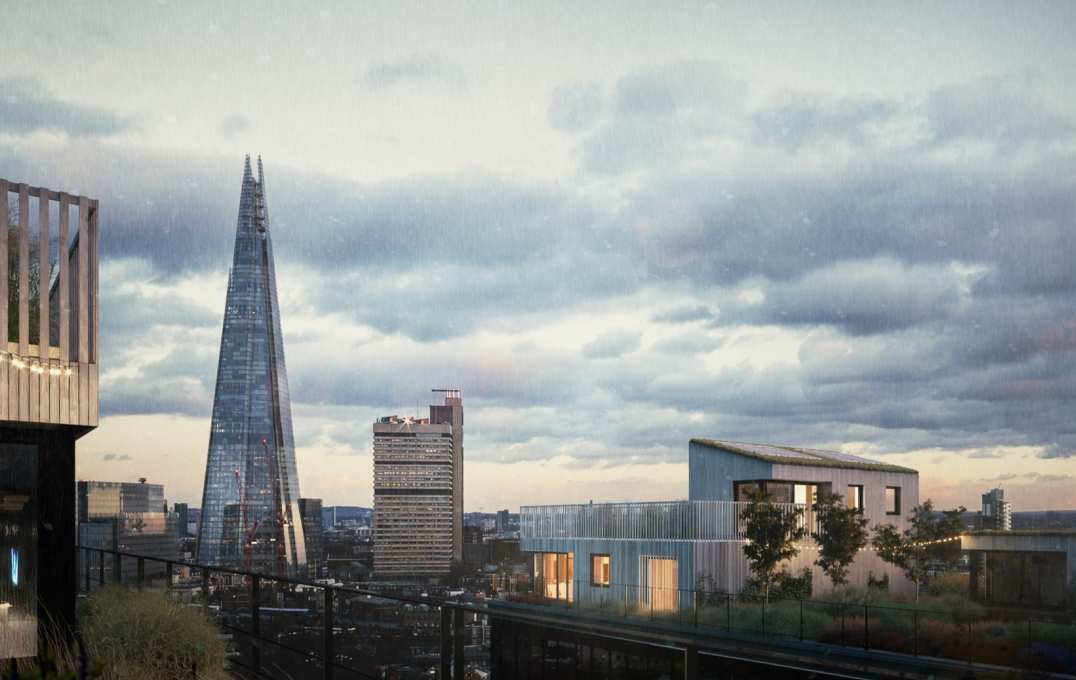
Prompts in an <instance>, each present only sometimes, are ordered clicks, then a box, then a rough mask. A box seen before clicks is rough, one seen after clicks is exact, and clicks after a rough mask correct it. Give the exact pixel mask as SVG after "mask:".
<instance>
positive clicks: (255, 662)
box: [250, 574, 262, 675]
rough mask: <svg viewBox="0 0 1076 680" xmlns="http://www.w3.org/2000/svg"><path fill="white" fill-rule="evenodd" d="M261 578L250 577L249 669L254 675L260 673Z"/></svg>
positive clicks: (255, 575) (253, 575)
mask: <svg viewBox="0 0 1076 680" xmlns="http://www.w3.org/2000/svg"><path fill="white" fill-rule="evenodd" d="M261 584H262V580H261V577H260V576H258V575H257V574H252V575H251V577H250V667H251V669H252V670H253V671H254V675H258V674H260V673H261V671H262V650H261V646H262V613H261Z"/></svg>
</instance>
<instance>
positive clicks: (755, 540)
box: [740, 492, 807, 602]
mask: <svg viewBox="0 0 1076 680" xmlns="http://www.w3.org/2000/svg"><path fill="white" fill-rule="evenodd" d="M749 498H750V502H749V503H748V505H747V507H746V508H744V509H743V512H741V513H740V519H741V520H742V521H743V523H744V525H743V531H744V538H745V539H747V544H746V545H744V547H743V553H744V556H745V557H747V561H748V563H749V566H750V568H751V573H752V574H753V575H754V578H755V582H756V583H757V584H758V587H759V588H760V589H761V591H762V597H763V598H764V599H765V601H766V602H769V600H770V588H771V587H772V586H773V584H774V581H775V579H776V578H777V567H778V565H780V564H781V563H782V562H784V561H786V560H789V559H792V558H793V557H795V556H796V555H798V554H799V548H797V547H796V541H799V540H802V539H803V538H804V537H805V536H806V535H807V530H806V529H805V528H804V527H803V523H802V514H803V513H802V511H801V510H800V509H799V508H796V509H795V510H793V511H789V510H787V509H785V508H781V507H778V506H777V505H775V504H774V503H773V497H772V496H770V495H769V494H767V493H763V492H756V493H753V494H751V495H750V497H749Z"/></svg>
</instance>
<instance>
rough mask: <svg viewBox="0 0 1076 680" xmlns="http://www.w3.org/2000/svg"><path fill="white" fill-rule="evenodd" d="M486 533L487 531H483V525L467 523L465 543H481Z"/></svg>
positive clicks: (464, 528)
mask: <svg viewBox="0 0 1076 680" xmlns="http://www.w3.org/2000/svg"><path fill="white" fill-rule="evenodd" d="M484 535H485V532H483V531H482V527H479V526H475V525H473V524H467V525H465V526H464V527H463V544H464V545H467V544H469V543H481V542H482V538H483V536H484Z"/></svg>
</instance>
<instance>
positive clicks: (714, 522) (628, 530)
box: [519, 501, 812, 541]
mask: <svg viewBox="0 0 1076 680" xmlns="http://www.w3.org/2000/svg"><path fill="white" fill-rule="evenodd" d="M749 505H750V503H747V502H745V501H662V502H655V503H590V504H575V505H525V506H523V507H521V508H520V509H519V526H520V538H521V539H533V538H596V539H601V538H613V539H654V540H666V541H742V540H744V526H745V524H744V521H743V520H742V519H741V517H740V516H741V514H742V513H743V511H744V509H745V508H747V507H748V506H749ZM774 505H775V506H776V507H778V508H780V509H781V510H782V511H783V512H785V513H788V514H793V513H795V514H798V515H799V516H800V518H801V519H800V522H801V526H810V525H811V514H812V513H811V512H810V511H809V509H808V508H807V506H806V505H803V504H797V503H774Z"/></svg>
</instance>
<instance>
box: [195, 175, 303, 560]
mask: <svg viewBox="0 0 1076 680" xmlns="http://www.w3.org/2000/svg"><path fill="white" fill-rule="evenodd" d="M263 180H264V174H263V169H262V163H261V158H260V157H259V158H258V179H257V180H255V179H254V175H253V173H252V171H251V167H250V156H249V155H248V156H247V157H246V159H245V161H244V167H243V185H242V189H241V191H240V195H239V219H238V221H237V224H236V232H235V251H234V254H233V260H232V270H231V274H230V276H229V278H228V300H227V303H226V305H225V312H224V328H223V331H222V333H221V345H220V358H219V360H218V365H217V386H216V392H215V395H214V399H213V421H212V426H211V430H210V435H209V454H208V459H207V463H206V473H205V487H204V490H203V494H202V520H201V523H200V524H199V530H198V548H197V554H198V559H199V561H203V562H206V563H209V564H220V565H225V566H231V567H242V568H248V569H251V570H253V571H259V572H263V573H271V574H289V573H291V574H294V573H300V572H302V571H303V570H304V569H305V565H306V546H305V541H304V537H303V528H302V522H301V521H300V515H299V507H298V501H299V480H298V477H297V474H296V465H295V442H294V436H293V434H292V426H291V399H290V396H289V393H288V374H287V369H286V367H285V364H284V343H283V339H282V335H281V332H280V310H279V306H278V303H277V291H276V271H275V266H274V263H273V245H272V240H271V239H270V235H269V230H268V224H269V216H268V213H267V211H266V210H265V188H264V184H263Z"/></svg>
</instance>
